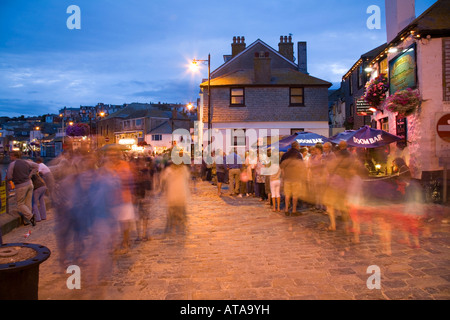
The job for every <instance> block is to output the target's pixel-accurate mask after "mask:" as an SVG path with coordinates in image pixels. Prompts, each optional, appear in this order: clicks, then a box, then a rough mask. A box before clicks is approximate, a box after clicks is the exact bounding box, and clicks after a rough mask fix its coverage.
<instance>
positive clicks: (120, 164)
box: [105, 149, 136, 254]
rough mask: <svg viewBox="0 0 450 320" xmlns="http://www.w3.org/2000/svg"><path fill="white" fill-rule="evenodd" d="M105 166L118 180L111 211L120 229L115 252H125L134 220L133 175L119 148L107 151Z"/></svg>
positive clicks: (128, 246) (127, 248) (128, 245)
mask: <svg viewBox="0 0 450 320" xmlns="http://www.w3.org/2000/svg"><path fill="white" fill-rule="evenodd" d="M105 167H106V168H107V169H108V170H110V171H111V172H112V173H113V174H114V175H115V176H116V177H117V178H118V179H119V181H120V188H117V189H116V190H115V192H114V194H113V195H112V196H113V204H114V208H113V211H114V213H115V216H116V218H117V220H118V222H119V225H120V230H121V242H120V244H119V247H118V248H117V253H119V254H125V253H128V251H129V248H130V233H131V230H132V224H133V223H134V222H135V220H136V215H135V212H134V206H133V195H132V190H133V186H134V177H133V173H132V171H131V167H130V163H129V162H127V161H125V160H124V159H123V155H122V152H121V151H120V150H114V149H111V150H110V151H109V152H108V157H107V161H106V164H105Z"/></svg>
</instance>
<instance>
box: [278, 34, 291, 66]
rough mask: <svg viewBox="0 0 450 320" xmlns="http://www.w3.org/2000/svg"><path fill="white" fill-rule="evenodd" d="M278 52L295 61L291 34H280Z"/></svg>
mask: <svg viewBox="0 0 450 320" xmlns="http://www.w3.org/2000/svg"><path fill="white" fill-rule="evenodd" d="M278 52H279V53H280V54H281V55H282V56H284V57H285V58H286V59H288V60H290V61H292V62H294V43H293V42H292V37H291V36H289V37H288V36H284V37H283V36H280V43H279V44H278Z"/></svg>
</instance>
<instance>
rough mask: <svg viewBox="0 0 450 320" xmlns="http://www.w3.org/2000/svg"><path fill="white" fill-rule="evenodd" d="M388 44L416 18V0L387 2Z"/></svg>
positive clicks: (387, 0)
mask: <svg viewBox="0 0 450 320" xmlns="http://www.w3.org/2000/svg"><path fill="white" fill-rule="evenodd" d="M385 8H386V34H387V42H388V43H389V42H391V41H392V40H393V39H394V38H395V37H396V36H397V35H398V33H399V32H400V31H402V30H403V29H404V28H405V27H406V26H407V25H409V24H410V23H411V22H412V21H413V20H414V19H415V18H416V8H415V0H385Z"/></svg>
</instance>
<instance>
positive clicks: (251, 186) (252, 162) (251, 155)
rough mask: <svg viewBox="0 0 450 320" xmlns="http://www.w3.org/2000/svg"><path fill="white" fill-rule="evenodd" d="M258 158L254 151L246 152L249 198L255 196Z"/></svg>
mask: <svg viewBox="0 0 450 320" xmlns="http://www.w3.org/2000/svg"><path fill="white" fill-rule="evenodd" d="M256 162H257V158H256V156H255V152H254V151H253V150H250V151H247V152H246V157H245V167H246V169H247V176H248V181H247V197H249V196H250V195H252V194H253V195H254V194H255V168H256Z"/></svg>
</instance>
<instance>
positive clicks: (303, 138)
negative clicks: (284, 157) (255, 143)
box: [269, 131, 328, 152]
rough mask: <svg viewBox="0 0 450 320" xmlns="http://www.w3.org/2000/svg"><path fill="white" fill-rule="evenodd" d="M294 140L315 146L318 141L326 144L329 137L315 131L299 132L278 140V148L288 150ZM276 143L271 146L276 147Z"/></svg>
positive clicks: (301, 144) (303, 144) (304, 144)
mask: <svg viewBox="0 0 450 320" xmlns="http://www.w3.org/2000/svg"><path fill="white" fill-rule="evenodd" d="M294 141H297V142H298V144H299V145H300V146H314V145H316V143H322V144H324V143H325V142H327V141H328V138H327V137H324V136H322V135H320V134H317V133H314V132H308V131H302V132H297V133H295V134H293V135H291V136H288V137H286V138H283V139H281V140H280V141H278V150H280V151H281V152H286V151H288V150H289V148H290V147H291V144H292V143H293V142H294ZM275 145H276V143H274V144H271V145H269V148H270V147H274V146H275Z"/></svg>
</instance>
